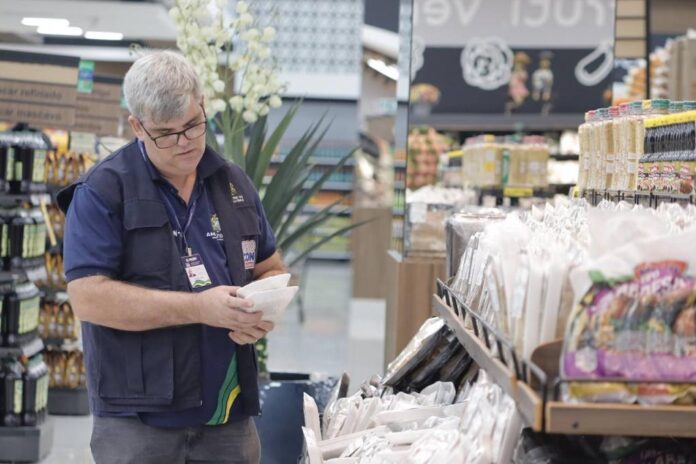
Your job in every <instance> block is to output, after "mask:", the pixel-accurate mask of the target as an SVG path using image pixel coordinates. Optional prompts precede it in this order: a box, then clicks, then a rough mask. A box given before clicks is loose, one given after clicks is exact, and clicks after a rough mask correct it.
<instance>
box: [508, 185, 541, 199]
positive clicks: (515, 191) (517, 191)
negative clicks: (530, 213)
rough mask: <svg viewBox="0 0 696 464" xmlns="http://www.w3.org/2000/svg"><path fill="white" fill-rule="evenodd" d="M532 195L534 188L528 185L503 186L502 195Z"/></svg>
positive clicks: (511, 196) (516, 196) (515, 196)
mask: <svg viewBox="0 0 696 464" xmlns="http://www.w3.org/2000/svg"><path fill="white" fill-rule="evenodd" d="M533 195H534V190H533V189H531V188H529V187H505V188H504V189H503V196H504V197H510V198H521V197H531V196H533Z"/></svg>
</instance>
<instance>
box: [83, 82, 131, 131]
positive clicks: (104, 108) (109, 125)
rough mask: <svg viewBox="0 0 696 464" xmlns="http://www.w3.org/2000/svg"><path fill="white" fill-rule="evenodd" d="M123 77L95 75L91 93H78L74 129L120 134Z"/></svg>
mask: <svg viewBox="0 0 696 464" xmlns="http://www.w3.org/2000/svg"><path fill="white" fill-rule="evenodd" d="M121 82H122V81H121V79H118V78H111V77H104V76H94V78H93V84H92V92H91V93H78V94H77V112H76V116H75V126H74V128H73V129H74V130H75V131H79V132H88V133H91V134H97V135H112V136H116V135H119V126H120V121H121V119H122V116H121V112H122V110H121Z"/></svg>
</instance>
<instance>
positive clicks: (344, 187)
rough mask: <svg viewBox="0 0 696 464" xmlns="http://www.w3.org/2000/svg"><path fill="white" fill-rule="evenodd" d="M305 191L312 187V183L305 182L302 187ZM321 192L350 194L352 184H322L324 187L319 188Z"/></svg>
mask: <svg viewBox="0 0 696 464" xmlns="http://www.w3.org/2000/svg"><path fill="white" fill-rule="evenodd" d="M304 187H305V189H307V190H309V189H311V188H312V187H314V181H309V182H306V183H305V185H304ZM322 190H335V191H338V192H352V191H353V183H352V182H324V185H322V186H321V189H319V191H322Z"/></svg>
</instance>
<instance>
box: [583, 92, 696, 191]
mask: <svg viewBox="0 0 696 464" xmlns="http://www.w3.org/2000/svg"><path fill="white" fill-rule="evenodd" d="M695 109H696V102H691V101H688V102H670V101H669V100H644V101H642V102H641V101H639V102H633V103H630V104H624V105H621V106H612V107H611V108H600V109H598V110H595V111H588V112H587V113H585V122H584V123H583V124H582V125H580V127H579V129H578V135H579V141H580V171H579V176H578V188H579V189H580V190H587V189H594V190H622V191H635V190H639V191H660V192H676V191H684V190H685V189H687V184H686V183H684V182H682V181H677V177H679V175H678V174H677V173H678V172H680V170H683V171H684V173H683V176H682V177H684V178H687V177H689V176H690V175H688V174H687V173H686V172H687V171H688V169H689V168H688V166H690V164H688V162H687V163H686V164H683V163H681V162H682V161H684V160H685V159H690V156H691V155H689V154H688V142H686V140H688V134H687V132H688V130H687V126H688V121H684V120H683V119H684V114H685V113H686V112H689V111H692V110H695ZM670 114H672V115H675V116H678V117H679V118H680V119H678V120H679V121H681V122H680V123H681V124H683V125H682V126H681V127H680V128H677V129H675V130H678V133H673V132H671V130H672V129H667V128H665V127H666V126H664V125H663V126H662V127H663V128H662V129H659V130H656V131H653V132H659V134H657V133H653V134H652V136H653V137H657V142H655V143H657V144H658V145H651V150H652V151H651V152H648V151H646V149H647V148H646V147H647V139H646V130H645V126H646V124H647V121H649V120H653V119H655V118H660V117H664V116H669V115H670ZM665 121H666V123H669V124H667V125H670V124H673V123H674V122H675V121H677V119H671V120H670V119H668V120H662V122H663V123H665ZM670 121H671V122H670ZM653 127H654V126H653ZM692 129H693V128H692ZM670 137H672V138H670ZM675 138H677V139H679V140H681V141H682V142H679V143H682V145H683V146H682V145H680V144H679V143H676V142H675V143H676V145H671V146H670V147H671V148H670V151H665V149H664V147H663V146H662V145H660V144H663V143H664V142H665V141H666V140H670V141H672V142H673V141H674V139H675Z"/></svg>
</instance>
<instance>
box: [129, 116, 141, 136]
mask: <svg viewBox="0 0 696 464" xmlns="http://www.w3.org/2000/svg"><path fill="white" fill-rule="evenodd" d="M128 124H130V126H131V129H133V132H134V133H135V135H136V137H138V138H139V139H140V140H145V131H144V130H143V126H141V125H140V121H138V118H136V117H135V116H133V115H132V114H131V115H130V116H128Z"/></svg>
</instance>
